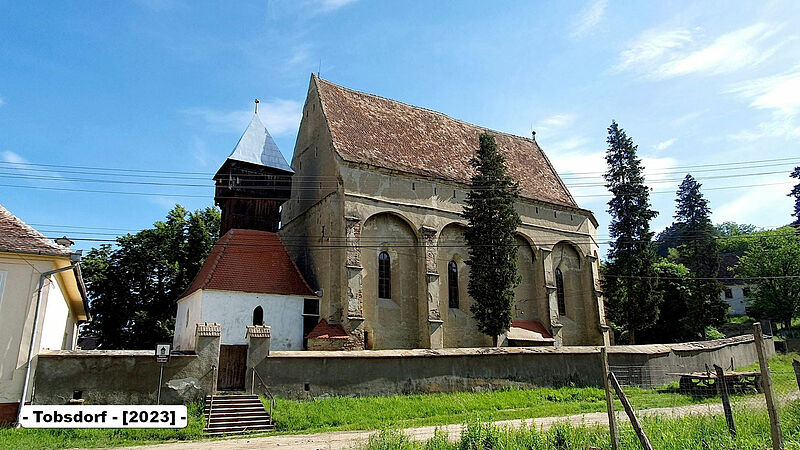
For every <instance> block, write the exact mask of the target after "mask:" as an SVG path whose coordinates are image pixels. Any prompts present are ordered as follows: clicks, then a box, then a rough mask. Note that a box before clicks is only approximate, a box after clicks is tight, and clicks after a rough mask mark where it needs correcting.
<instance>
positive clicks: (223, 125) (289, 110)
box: [183, 99, 303, 136]
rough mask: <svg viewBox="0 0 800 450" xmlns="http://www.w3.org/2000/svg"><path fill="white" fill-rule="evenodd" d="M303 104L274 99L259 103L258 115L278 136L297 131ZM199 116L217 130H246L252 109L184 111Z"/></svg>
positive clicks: (273, 133) (269, 129)
mask: <svg viewBox="0 0 800 450" xmlns="http://www.w3.org/2000/svg"><path fill="white" fill-rule="evenodd" d="M302 108H303V105H302V104H301V103H300V102H297V101H294V100H280V99H279V100H273V101H271V102H261V103H259V104H258V115H259V116H260V117H261V121H262V122H264V125H265V126H266V127H267V130H268V131H269V132H270V134H272V135H274V136H278V135H281V134H285V133H292V132H295V131H297V128H298V126H299V125H300V118H301V117H302ZM183 112H184V113H186V114H188V115H189V116H191V117H194V118H199V119H201V120H202V121H204V122H205V123H206V125H208V126H209V128H210V129H211V131H216V132H239V133H241V132H244V130H245V128H246V127H247V124H248V123H249V122H250V118H251V117H252V116H253V111H252V110H239V111H220V110H216V109H211V108H191V109H187V110H184V111H183Z"/></svg>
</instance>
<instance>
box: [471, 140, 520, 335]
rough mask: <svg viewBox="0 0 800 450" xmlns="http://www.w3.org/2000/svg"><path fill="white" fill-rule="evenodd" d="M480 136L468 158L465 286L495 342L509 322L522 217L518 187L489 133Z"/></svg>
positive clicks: (483, 329) (484, 328)
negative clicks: (517, 206) (470, 168)
mask: <svg viewBox="0 0 800 450" xmlns="http://www.w3.org/2000/svg"><path fill="white" fill-rule="evenodd" d="M479 140H480V148H479V149H478V152H477V155H476V157H474V158H473V159H472V161H471V164H472V166H473V167H474V168H475V170H476V173H475V175H474V176H473V177H472V182H471V186H470V190H469V192H468V193H467V196H466V200H465V201H464V202H465V206H464V213H463V215H464V218H465V219H466V220H467V228H466V230H465V232H464V237H465V239H466V241H467V247H468V249H469V261H467V264H468V265H469V266H470V273H469V283H468V285H467V291H468V292H469V295H470V296H471V297H472V298H473V299H475V302H474V303H473V304H472V306H470V311H471V312H472V315H473V317H474V318H475V321H476V322H477V324H478V330H480V332H481V333H484V334H486V335H489V336H492V341H493V342H494V344H495V345H497V337H498V336H499V335H500V334H502V333H504V332H505V331H508V329H509V327H510V326H511V318H512V314H511V308H512V306H513V305H514V288H515V287H516V286H517V285H518V284H519V282H520V277H519V275H518V274H517V245H516V240H515V233H516V231H517V227H518V226H519V225H520V224H521V223H522V221H521V220H520V218H519V214H518V213H517V211H516V209H515V207H514V204H515V203H516V201H517V199H518V198H519V186H518V185H517V183H515V182H514V181H513V180H512V179H511V177H510V176H508V175H507V174H506V169H505V158H504V157H503V155H502V154H500V152H499V151H498V149H497V144H495V141H494V136H492V135H490V134H487V133H483V134H481V135H480V139H479Z"/></svg>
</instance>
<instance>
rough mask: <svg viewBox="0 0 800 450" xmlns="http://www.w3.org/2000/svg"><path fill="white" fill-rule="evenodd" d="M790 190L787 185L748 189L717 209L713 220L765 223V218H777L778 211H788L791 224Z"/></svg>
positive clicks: (786, 218) (718, 221)
mask: <svg viewBox="0 0 800 450" xmlns="http://www.w3.org/2000/svg"><path fill="white" fill-rule="evenodd" d="M789 189H791V187H790V186H789V185H785V184H778V185H772V186H758V187H753V188H750V189H747V190H746V191H745V192H746V193H745V194H743V195H741V196H740V197H738V198H736V199H734V200H732V201H730V202H728V203H724V204H722V205H720V206H718V207H717V208H715V209H714V212H713V213H712V216H711V219H712V220H713V221H714V223H722V222H725V221H732V222H739V223H764V218H765V217H775V216H776V211H786V214H785V221H786V223H789V222H790V219H791V218H790V217H789V212H790V211H791V210H792V199H791V198H789V197H788V196H787V195H786V194H787V193H788V192H789ZM777 216H778V218H780V217H782V216H783V215H781V214H777ZM778 220H779V219H778Z"/></svg>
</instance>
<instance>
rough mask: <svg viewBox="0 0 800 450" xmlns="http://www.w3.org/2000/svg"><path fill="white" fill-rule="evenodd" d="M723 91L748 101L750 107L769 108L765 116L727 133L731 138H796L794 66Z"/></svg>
mask: <svg viewBox="0 0 800 450" xmlns="http://www.w3.org/2000/svg"><path fill="white" fill-rule="evenodd" d="M726 92H728V93H732V94H735V95H737V96H739V97H740V98H742V99H744V100H747V101H749V102H750V107H752V108H756V109H769V110H772V114H771V116H770V119H769V120H766V121H764V122H761V123H759V124H758V125H756V127H755V128H753V129H749V130H742V131H740V132H739V133H735V134H733V135H731V136H730V137H731V138H732V139H744V140H757V139H761V138H764V137H783V138H787V139H797V138H800V124H798V123H797V121H796V118H797V115H798V113H800V71H798V70H797V69H794V70H793V71H790V72H787V73H784V74H780V75H775V76H770V77H763V78H757V79H754V80H750V81H746V82H744V83H739V84H737V85H734V86H733V87H731V88H730V89H729V90H728V91H726Z"/></svg>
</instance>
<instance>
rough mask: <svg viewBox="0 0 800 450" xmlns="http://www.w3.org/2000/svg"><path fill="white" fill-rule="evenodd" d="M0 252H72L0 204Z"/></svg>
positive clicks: (38, 253) (48, 253)
mask: <svg viewBox="0 0 800 450" xmlns="http://www.w3.org/2000/svg"><path fill="white" fill-rule="evenodd" d="M0 252H9V253H30V254H36V255H50V256H66V257H69V256H70V254H71V253H72V252H71V250H70V249H68V248H66V247H62V246H60V245H58V244H56V243H55V242H53V241H51V240H50V239H47V238H46V237H45V236H44V235H43V234H42V233H39V232H38V231H36V230H34V229H33V228H31V227H30V226H29V225H28V224H26V223H25V222H23V221H22V220H20V219H19V218H18V217H17V216H15V215H13V214H11V212H10V211H9V210H7V209H5V208H3V206H2V205H0Z"/></svg>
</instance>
